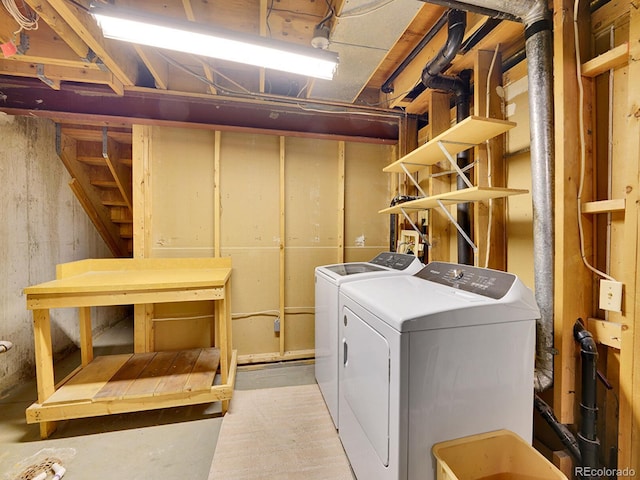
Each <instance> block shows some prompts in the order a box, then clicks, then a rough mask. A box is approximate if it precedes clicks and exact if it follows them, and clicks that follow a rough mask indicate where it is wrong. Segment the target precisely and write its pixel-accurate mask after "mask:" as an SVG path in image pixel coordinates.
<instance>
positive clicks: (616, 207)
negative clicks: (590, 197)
mask: <svg viewBox="0 0 640 480" xmlns="http://www.w3.org/2000/svg"><path fill="white" fill-rule="evenodd" d="M625 205H626V202H625V199H624V198H616V199H613V200H599V201H597V202H585V203H583V204H582V213H609V212H624V209H625Z"/></svg>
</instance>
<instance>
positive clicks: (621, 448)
mask: <svg viewBox="0 0 640 480" xmlns="http://www.w3.org/2000/svg"><path fill="white" fill-rule="evenodd" d="M639 39H640V12H639V11H638V8H637V6H635V5H634V4H633V3H632V4H631V8H630V9H629V67H628V70H629V71H628V79H627V81H628V89H627V94H628V99H627V108H628V111H627V114H626V119H627V125H626V127H627V129H626V131H625V132H624V134H623V135H622V138H623V140H622V141H623V142H624V143H625V147H624V148H623V150H624V152H625V162H626V164H627V166H628V168H629V172H633V175H632V176H630V177H629V179H628V182H629V183H628V184H627V186H626V193H627V195H626V203H625V204H626V208H625V216H624V243H623V249H624V258H625V267H624V268H625V270H624V279H623V282H624V298H623V307H622V308H623V311H622V323H623V325H626V327H627V328H626V330H623V331H622V342H621V349H620V393H619V398H620V419H619V427H618V452H619V455H618V468H622V469H624V468H629V469H632V470H635V472H636V474H637V473H638V472H640V418H639V411H640V352H638V351H637V350H638V347H639V346H640V324H639V322H638V316H639V315H640V292H639V291H638V290H639V288H640V282H638V277H637V275H638V271H639V269H640V256H639V255H638V250H639V249H640V232H639V230H638V225H639V218H638V217H639V215H640V208H639V205H640V107H639V105H640V92H639V91H638V88H637V85H638V82H639V81H640V61H639V60H640V40H639ZM618 478H630V477H627V476H624V477H618Z"/></svg>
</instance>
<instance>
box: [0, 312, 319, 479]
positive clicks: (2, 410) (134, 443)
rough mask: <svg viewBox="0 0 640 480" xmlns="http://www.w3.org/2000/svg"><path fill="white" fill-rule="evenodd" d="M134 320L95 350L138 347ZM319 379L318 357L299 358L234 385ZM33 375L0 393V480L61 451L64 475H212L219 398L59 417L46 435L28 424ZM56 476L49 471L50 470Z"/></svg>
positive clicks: (242, 374) (63, 369)
mask: <svg viewBox="0 0 640 480" xmlns="http://www.w3.org/2000/svg"><path fill="white" fill-rule="evenodd" d="M132 342H133V326H132V322H131V321H130V320H127V321H124V322H121V323H119V324H118V325H116V326H115V327H113V328H111V329H109V330H108V331H106V332H104V333H103V334H102V335H100V336H98V337H96V338H95V339H94V349H95V355H96V356H98V355H108V354H116V353H128V352H131V351H132ZM79 363H80V359H79V353H78V352H76V353H75V354H73V355H71V356H69V357H68V358H66V359H65V360H63V361H60V362H58V363H57V364H56V378H63V377H64V375H66V373H68V372H70V371H71V370H73V368H75V367H76V366H77V365H79ZM313 382H315V379H314V368H313V364H310V363H308V362H295V363H286V364H274V365H269V366H267V367H264V368H255V367H251V368H246V369H243V368H239V371H238V374H237V377H236V389H238V390H248V389H255V388H271V387H279V386H288V385H303V384H308V383H313ZM36 397H37V395H36V385H35V381H30V382H25V383H24V384H22V385H20V386H17V387H16V388H15V389H13V390H12V391H11V392H10V393H9V395H8V396H6V397H4V398H0V480H14V479H15V478H17V477H18V475H20V473H21V472H22V471H23V470H24V469H25V468H26V467H27V466H29V465H31V464H33V463H37V462H39V461H41V460H43V459H44V458H46V457H57V458H60V459H61V460H62V461H63V462H64V464H65V467H66V468H67V473H66V474H65V476H64V478H65V480H87V479H89V478H100V479H103V480H110V479H118V480H138V479H139V480H151V479H163V480H173V479H175V480H200V479H203V480H206V479H207V477H208V474H209V468H210V466H211V461H212V459H213V453H214V451H215V446H216V442H217V439H218V434H219V432H220V426H221V424H222V417H221V416H220V404H219V403H212V404H205V405H194V406H190V407H179V408H168V409H162V410H153V411H148V412H140V413H128V414H120V415H110V416H104V417H95V418H87V419H77V420H68V421H63V422H59V424H58V429H57V430H56V432H54V434H53V435H52V436H51V437H50V438H49V439H47V440H41V439H40V435H39V427H38V425H27V423H26V421H25V409H26V408H27V407H28V406H29V405H31V404H32V403H33V402H34V401H35V399H36ZM49 478H51V477H49Z"/></svg>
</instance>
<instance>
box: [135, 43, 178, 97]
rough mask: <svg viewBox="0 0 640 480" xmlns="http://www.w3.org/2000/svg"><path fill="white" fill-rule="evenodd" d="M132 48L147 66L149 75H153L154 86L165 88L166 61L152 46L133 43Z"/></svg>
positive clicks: (167, 81)
mask: <svg viewBox="0 0 640 480" xmlns="http://www.w3.org/2000/svg"><path fill="white" fill-rule="evenodd" d="M134 48H135V50H136V52H137V53H138V55H139V56H140V58H141V59H142V61H143V62H144V64H145V65H146V66H147V69H148V70H149V73H151V76H153V80H154V81H155V86H156V88H159V89H160V90H167V89H168V88H169V65H167V61H166V60H165V59H164V58H162V57H161V56H160V55H158V52H157V51H156V50H155V49H154V48H151V47H144V46H142V45H134Z"/></svg>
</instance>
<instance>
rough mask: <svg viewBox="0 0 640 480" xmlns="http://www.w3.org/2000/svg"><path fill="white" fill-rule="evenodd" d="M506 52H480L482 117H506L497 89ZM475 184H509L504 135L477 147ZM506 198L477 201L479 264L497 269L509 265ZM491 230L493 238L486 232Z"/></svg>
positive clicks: (477, 90)
mask: <svg viewBox="0 0 640 480" xmlns="http://www.w3.org/2000/svg"><path fill="white" fill-rule="evenodd" d="M501 65H502V56H501V54H500V52H499V51H484V50H478V51H477V52H476V58H475V65H474V68H473V75H474V78H473V84H474V103H473V105H474V107H473V111H474V112H475V114H476V115H477V116H479V117H490V118H497V119H504V112H503V109H502V105H501V103H502V102H501V98H500V97H499V96H498V93H497V91H496V89H497V87H499V86H502V68H501ZM475 152H476V166H475V167H474V171H475V182H474V185H477V186H480V187H486V186H490V187H506V186H507V185H506V172H505V161H504V136H502V135H499V136H497V137H494V138H492V139H491V140H489V141H488V142H487V143H486V144H480V145H478V146H477V147H476V149H475ZM505 218H506V201H505V199H503V198H496V199H494V200H488V201H484V200H483V201H479V202H475V203H474V215H473V219H474V224H475V225H474V228H473V231H474V232H476V238H475V243H476V245H477V246H478V266H481V267H487V268H493V269H496V270H506V269H507V237H506V228H505V223H506V221H505ZM488 231H490V232H491V236H490V238H488V237H487V235H485V232H488Z"/></svg>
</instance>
